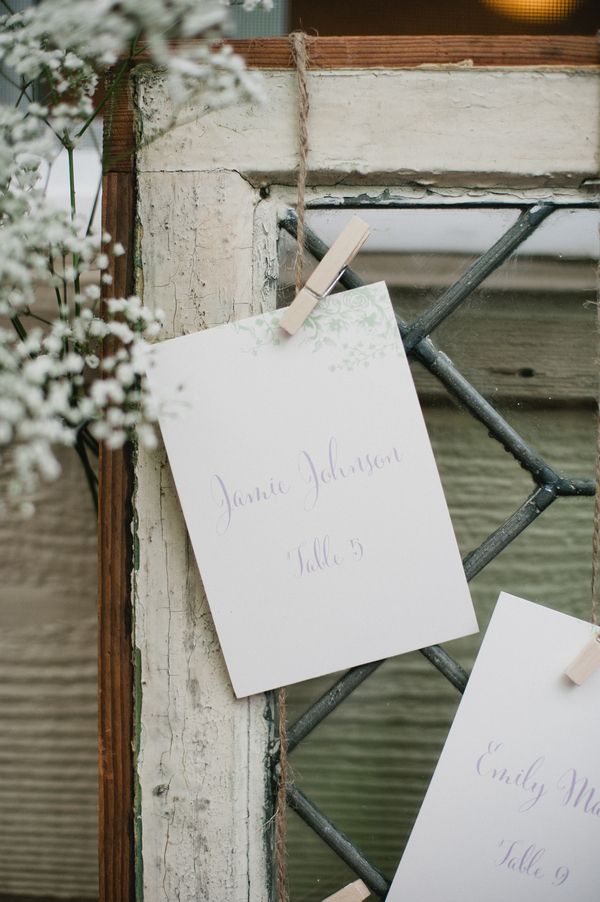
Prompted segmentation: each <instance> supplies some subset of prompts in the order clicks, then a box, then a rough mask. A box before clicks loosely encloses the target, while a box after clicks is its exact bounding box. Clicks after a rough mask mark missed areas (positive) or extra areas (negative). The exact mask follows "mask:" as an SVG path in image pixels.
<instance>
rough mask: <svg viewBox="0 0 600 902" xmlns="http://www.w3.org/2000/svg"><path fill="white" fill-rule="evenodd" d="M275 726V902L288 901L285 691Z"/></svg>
mask: <svg viewBox="0 0 600 902" xmlns="http://www.w3.org/2000/svg"><path fill="white" fill-rule="evenodd" d="M277 715H278V718H277V727H278V732H279V763H278V767H279V769H278V780H277V799H276V804H275V884H276V890H277V902H288V900H289V894H288V875H287V788H288V781H289V769H288V757H287V748H288V739H287V692H286V689H285V687H283V686H282V687H281V689H279V690H278V692H277Z"/></svg>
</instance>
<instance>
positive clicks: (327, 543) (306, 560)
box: [288, 536, 364, 576]
mask: <svg viewBox="0 0 600 902" xmlns="http://www.w3.org/2000/svg"><path fill="white" fill-rule="evenodd" d="M363 555H364V548H363V546H362V543H361V542H360V541H359V539H348V540H346V542H344V543H337V544H336V545H334V543H333V542H332V541H331V539H330V537H329V536H323V538H319V537H317V538H315V539H313V540H312V541H308V542H301V543H300V544H299V545H297V546H296V547H295V548H293V549H292V550H291V551H288V560H289V561H290V562H291V563H292V564H293V567H294V572H295V574H296V576H310V574H312V573H318V572H319V571H323V570H329V569H330V568H331V567H341V565H342V564H344V563H345V562H346V561H348V560H353V561H361V560H362V558H363Z"/></svg>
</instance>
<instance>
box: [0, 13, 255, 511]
mask: <svg viewBox="0 0 600 902" xmlns="http://www.w3.org/2000/svg"><path fill="white" fill-rule="evenodd" d="M3 5H4V6H5V7H7V8H10V6H9V0H6V2H4V0H3ZM226 5H227V4H226V3H223V2H216V0H41V2H40V3H38V4H37V5H35V6H32V7H30V8H28V9H26V10H25V11H24V12H19V13H9V14H7V15H5V16H3V17H0V63H1V64H2V65H3V67H4V69H5V70H6V71H7V72H8V73H10V75H9V77H10V78H12V81H13V84H14V85H15V89H16V92H17V94H18V96H17V100H16V105H15V106H14V107H11V106H7V105H2V106H0V476H1V477H2V478H1V479H0V514H1V513H2V512H5V511H6V510H7V509H13V508H15V507H16V508H18V509H20V510H21V511H22V513H31V512H32V510H33V507H32V503H31V497H32V495H33V494H34V493H35V491H36V489H37V488H38V486H39V484H40V481H43V480H51V479H56V478H57V477H58V476H59V474H60V465H59V462H58V457H57V453H56V449H57V447H58V446H61V445H67V446H73V447H74V448H75V449H76V450H77V452H78V454H79V456H80V458H81V459H82V463H83V465H84V468H85V471H86V476H87V477H88V482H89V484H90V488H91V489H92V492H95V475H94V470H93V466H92V465H91V464H90V454H93V452H94V451H95V449H96V446H97V443H98V442H104V443H105V444H106V445H107V446H108V447H109V448H118V447H120V446H121V445H123V443H124V442H126V441H127V440H129V439H133V438H136V439H137V440H138V441H140V442H141V443H143V444H144V445H146V446H149V447H152V446H153V445H154V444H155V442H156V436H155V423H156V418H157V411H156V410H155V408H154V405H153V403H152V399H151V398H150V395H149V392H148V387H147V383H146V380H145V376H144V363H143V360H144V351H145V347H146V344H147V342H148V341H151V340H153V339H155V338H156V336H157V335H158V333H159V331H160V328H161V322H162V316H161V314H160V312H152V311H150V310H148V309H147V308H145V307H144V306H143V304H142V301H141V300H140V298H138V297H135V296H133V297H127V298H108V299H106V300H104V301H101V299H100V297H101V286H102V285H104V286H105V292H106V291H107V290H108V288H107V286H109V285H110V284H111V277H110V275H109V272H108V269H109V268H110V262H111V256H120V255H122V254H123V253H124V248H123V247H122V245H121V244H119V243H114V244H113V243H112V242H111V238H110V236H109V235H102V236H98V235H94V234H93V233H92V232H91V231H90V225H89V223H86V222H84V221H83V220H82V219H81V218H80V217H79V216H78V215H77V209H76V197H75V190H74V183H75V179H74V153H73V151H74V149H75V147H76V146H77V144H78V142H79V141H80V140H81V138H82V136H83V135H84V134H85V132H86V131H87V129H88V128H89V127H90V125H91V124H92V122H93V121H94V119H95V118H96V117H97V115H98V114H99V113H100V111H101V109H102V105H103V104H105V103H106V101H107V99H109V96H110V92H111V91H114V90H116V87H117V85H118V83H119V80H120V79H122V78H123V77H124V76H125V73H126V71H127V69H128V65H129V61H130V60H131V58H132V57H133V56H134V55H135V54H136V53H137V52H138V51H139V50H141V49H142V48H143V49H144V50H145V52H146V54H147V56H148V57H149V58H150V59H151V60H152V61H154V62H155V63H156V64H158V65H159V66H160V67H161V68H162V69H163V70H164V71H165V73H166V76H167V80H168V84H169V88H170V90H171V93H172V95H173V98H174V100H175V101H176V103H182V102H184V101H186V100H188V99H189V98H190V97H191V96H192V95H193V94H194V93H196V92H197V91H199V90H201V91H202V92H203V100H204V102H205V106H211V105H213V106H215V105H220V104H222V103H229V102H233V101H236V100H239V99H241V98H247V97H256V96H257V94H258V91H259V88H258V83H257V81H256V78H255V76H253V75H252V74H251V73H248V72H247V71H246V69H245V67H244V65H243V62H242V61H241V60H240V58H239V57H237V56H236V55H235V54H233V53H232V52H231V50H230V48H228V47H226V46H222V47H219V48H215V41H217V40H218V39H220V38H221V37H222V36H223V33H224V28H225V26H226V21H227V9H226ZM243 5H244V8H246V9H254V8H256V7H258V6H263V7H265V8H270V7H271V5H272V0H244V4H243ZM176 38H188V39H189V38H196V40H194V41H184V42H181V43H180V44H178V45H177V49H173V45H172V43H171V42H172V40H173V39H176ZM119 61H121V62H119ZM107 66H115V70H114V72H115V75H114V77H113V79H112V81H111V85H110V86H109V88H108V90H107V94H105V97H104V100H103V101H100V102H99V103H98V104H97V105H95V100H94V97H95V92H96V88H97V86H98V78H99V75H100V74H101V73H102V71H103V69H104V68H105V67H107ZM40 92H41V95H42V97H41V101H40V98H39V96H38V95H39V94H40ZM35 97H37V100H36V99H34V98H35ZM38 101H40V102H38ZM65 150H66V152H67V155H68V163H69V185H68V186H66V188H65V191H66V195H67V196H68V197H69V208H70V209H69V210H68V211H61V210H57V209H56V206H55V205H53V204H51V203H50V202H49V200H48V198H47V197H46V195H45V192H44V190H43V188H42V179H41V173H42V170H43V167H44V166H47V165H51V164H52V162H53V160H54V158H55V157H56V155H57V153H58V152H59V151H63V152H64V151H65ZM40 293H46V294H48V293H50V294H51V295H52V296H53V297H54V299H55V312H54V314H53V315H51V316H49V317H48V316H47V315H46V313H45V310H43V311H41V312H43V313H44V314H45V315H44V316H42V315H40V313H38V312H37V311H38V310H39V297H40ZM36 304H37V306H36Z"/></svg>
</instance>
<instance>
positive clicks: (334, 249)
mask: <svg viewBox="0 0 600 902" xmlns="http://www.w3.org/2000/svg"><path fill="white" fill-rule="evenodd" d="M368 234H369V226H368V225H367V224H366V222H363V220H362V219H359V218H358V216H353V217H352V219H351V220H350V222H349V223H348V225H347V226H346V228H345V229H344V230H343V232H342V233H341V234H340V235H338V237H337V238H336V240H335V241H334V242H333V244H332V245H331V247H330V248H329V250H328V251H327V253H326V254H325V256H324V257H323V259H322V260H321V262H320V263H319V265H318V266H317V268H316V269H315V271H314V272H313V273H312V274H311V276H310V278H309V279H308V281H307V283H306V285H305V286H304V288H303V289H302V290H301V291H300V292H299V294H298V295H296V298H295V299H294V300H293V301H292V303H291V304H290V306H289V307H288V308H287V310H286V311H285V313H284V314H283V316H282V317H281V319H280V320H279V325H280V326H281V328H282V329H285V331H286V332H288V333H289V335H295V334H296V332H297V331H298V329H299V328H300V326H301V325H302V323H303V322H304V320H305V319H306V317H307V316H308V314H309V313H310V312H311V310H313V309H314V307H315V306H316V304H317V301H319V300H320V299H321V298H324V297H325V296H326V295H327V294H329V292H330V291H331V289H332V288H333V286H334V285H335V283H336V282H337V280H338V279H339V278H340V276H341V275H342V273H343V271H344V270H345V269H346V267H347V266H348V265H349V263H350V261H351V260H352V259H353V258H354V257H355V256H356V254H357V253H358V252H359V250H360V249H361V247H362V246H363V244H364V243H365V241H366V240H367V236H368Z"/></svg>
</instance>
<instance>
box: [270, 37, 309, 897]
mask: <svg viewBox="0 0 600 902" xmlns="http://www.w3.org/2000/svg"><path fill="white" fill-rule="evenodd" d="M290 43H291V46H292V56H293V60H294V64H295V67H296V75H297V84H298V183H297V184H298V201H297V219H298V225H297V233H296V241H297V245H296V260H295V265H294V275H295V283H296V294H298V292H299V291H300V289H301V288H302V286H303V282H304V280H303V277H302V276H303V268H304V267H303V264H304V210H305V191H306V161H307V157H308V111H309V101H308V86H307V83H306V69H307V66H308V51H307V46H306V35H305V34H304V32H302V31H295V32H292V34H291V35H290ZM277 726H278V733H279V765H278V771H277V777H278V779H277V799H276V805H275V884H276V891H277V902H288V900H289V893H288V878H287V789H288V786H289V785H290V783H291V780H292V777H291V770H290V766H289V764H288V756H287V751H288V740H287V693H286V690H285V688H283V687H282V688H281V689H279V691H278V693H277Z"/></svg>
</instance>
